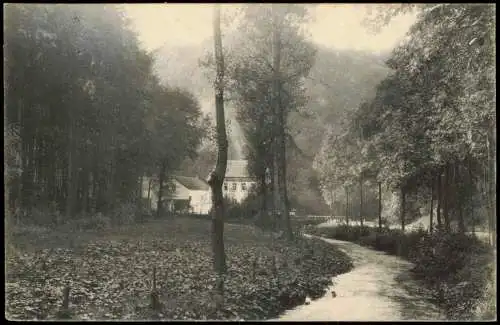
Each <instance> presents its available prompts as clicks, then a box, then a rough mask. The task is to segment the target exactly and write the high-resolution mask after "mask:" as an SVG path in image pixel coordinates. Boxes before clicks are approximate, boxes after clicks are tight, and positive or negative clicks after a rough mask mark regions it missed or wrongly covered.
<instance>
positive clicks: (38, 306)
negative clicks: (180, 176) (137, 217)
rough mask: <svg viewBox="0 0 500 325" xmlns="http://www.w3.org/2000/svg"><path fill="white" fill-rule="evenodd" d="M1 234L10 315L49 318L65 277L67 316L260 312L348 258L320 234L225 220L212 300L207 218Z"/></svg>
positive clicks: (314, 284)
mask: <svg viewBox="0 0 500 325" xmlns="http://www.w3.org/2000/svg"><path fill="white" fill-rule="evenodd" d="M6 241H7V245H6V247H7V257H6V317H7V318H8V319H11V320H12V319H56V318H58V316H57V315H58V311H59V309H60V306H61V302H62V291H63V288H65V287H66V286H67V287H69V288H70V312H71V318H72V319H80V320H85V319H131V320H133V319H157V318H161V319H179V320H182V319H233V320H235V319H267V318H272V317H276V316H277V315H278V314H279V313H280V312H282V311H284V310H285V309H289V308H292V307H294V306H295V305H298V304H300V303H303V301H304V299H305V297H306V296H311V297H313V298H314V297H319V296H321V295H323V294H324V293H325V289H326V287H327V286H328V285H329V284H330V283H331V276H334V275H337V274H340V273H344V272H347V271H348V270H350V269H351V268H352V264H351V262H350V260H349V258H348V257H347V256H346V255H345V254H344V253H342V252H340V251H338V250H336V249H335V248H334V247H332V246H330V245H328V244H326V243H324V242H322V241H309V240H305V239H301V240H297V242H295V243H293V244H290V243H285V242H282V241H280V240H276V239H274V240H272V239H271V237H270V234H269V233H265V232H262V231H260V230H258V229H256V228H254V227H252V226H247V225H236V224H227V225H226V226H225V243H226V254H227V259H228V272H227V275H226V282H225V290H226V294H225V301H224V307H223V308H219V309H217V308H216V307H215V306H214V303H213V300H214V299H213V297H214V290H213V288H214V286H215V281H216V277H215V274H214V273H213V271H212V260H211V256H212V254H211V245H210V222H209V221H208V220H196V219H191V218H175V219H168V220H160V221H151V222H148V223H145V224H138V225H129V226H122V227H118V228H113V229H107V230H101V231H70V230H69V229H66V230H64V231H63V230H58V231H55V230H49V229H46V228H40V227H39V228H35V227H24V228H22V227H17V228H16V229H9V231H8V232H6ZM273 248H274V249H273ZM273 252H274V254H275V255H276V257H277V258H276V265H277V271H276V272H273V271H272V270H273V267H272V265H273V262H272V261H273V258H272V255H273ZM153 268H155V269H156V287H157V288H158V291H159V293H160V303H161V307H160V308H159V309H157V310H156V311H153V310H152V308H151V307H150V306H149V305H150V292H151V288H152V278H153V275H152V273H153Z"/></svg>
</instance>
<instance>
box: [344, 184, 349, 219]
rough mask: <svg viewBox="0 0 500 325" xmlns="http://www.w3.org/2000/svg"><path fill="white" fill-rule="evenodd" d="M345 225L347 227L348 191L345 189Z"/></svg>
mask: <svg viewBox="0 0 500 325" xmlns="http://www.w3.org/2000/svg"><path fill="white" fill-rule="evenodd" d="M345 223H346V224H347V225H349V190H348V189H347V187H346V188H345Z"/></svg>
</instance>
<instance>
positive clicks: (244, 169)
mask: <svg viewBox="0 0 500 325" xmlns="http://www.w3.org/2000/svg"><path fill="white" fill-rule="evenodd" d="M228 177H235V178H236V177H250V174H249V173H248V161H247V160H228V161H227V168H226V178H228Z"/></svg>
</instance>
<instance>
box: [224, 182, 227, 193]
mask: <svg viewBox="0 0 500 325" xmlns="http://www.w3.org/2000/svg"><path fill="white" fill-rule="evenodd" d="M224 191H227V183H224Z"/></svg>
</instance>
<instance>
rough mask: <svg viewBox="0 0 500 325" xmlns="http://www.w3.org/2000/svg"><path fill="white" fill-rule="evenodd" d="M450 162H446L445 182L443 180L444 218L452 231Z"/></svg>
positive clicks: (448, 229) (447, 227)
mask: <svg viewBox="0 0 500 325" xmlns="http://www.w3.org/2000/svg"><path fill="white" fill-rule="evenodd" d="M449 166H450V165H449V164H446V167H445V169H444V182H443V188H444V190H443V218H444V227H445V229H446V230H447V231H450V193H449V191H450V168H449Z"/></svg>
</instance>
